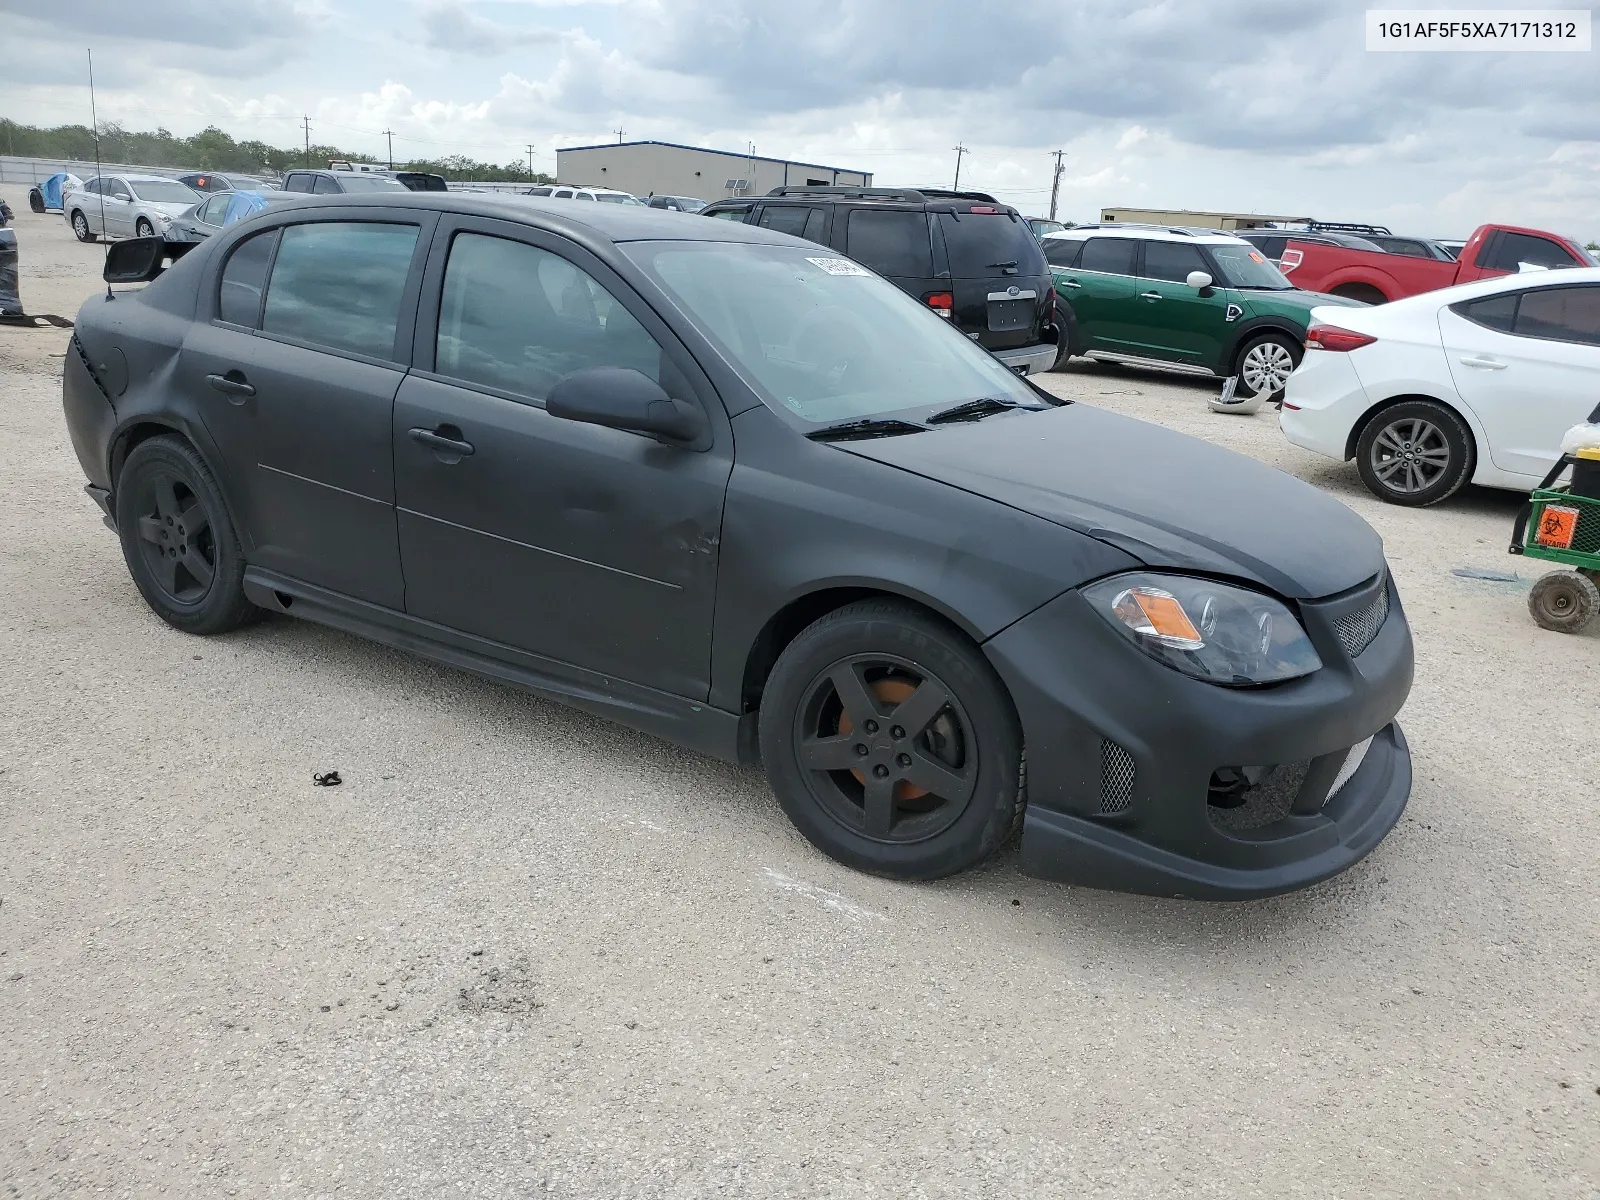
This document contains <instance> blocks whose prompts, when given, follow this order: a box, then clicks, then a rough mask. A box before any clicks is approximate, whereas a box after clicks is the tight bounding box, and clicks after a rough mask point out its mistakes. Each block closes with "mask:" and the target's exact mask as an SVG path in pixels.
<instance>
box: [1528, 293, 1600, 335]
mask: <svg viewBox="0 0 1600 1200" xmlns="http://www.w3.org/2000/svg"><path fill="white" fill-rule="evenodd" d="M1515 332H1516V333H1517V334H1518V335H1519V336H1521V337H1536V338H1549V339H1551V340H1553V341H1558V342H1578V343H1580V344H1582V345H1586V346H1600V286H1596V287H1552V288H1536V289H1535V290H1533V291H1531V292H1523V293H1522V303H1521V304H1519V305H1518V306H1517V322H1516V326H1515Z"/></svg>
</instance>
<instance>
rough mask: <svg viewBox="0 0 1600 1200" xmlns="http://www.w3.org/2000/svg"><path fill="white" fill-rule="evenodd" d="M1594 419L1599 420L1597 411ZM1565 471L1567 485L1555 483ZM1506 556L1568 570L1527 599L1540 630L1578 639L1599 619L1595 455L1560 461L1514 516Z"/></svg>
mask: <svg viewBox="0 0 1600 1200" xmlns="http://www.w3.org/2000/svg"><path fill="white" fill-rule="evenodd" d="M1595 414H1596V417H1600V409H1596V410H1595ZM1596 417H1591V418H1590V420H1591V421H1595V420H1596ZM1569 468H1570V470H1571V471H1572V478H1571V480H1570V481H1569V482H1567V483H1560V482H1558V480H1559V479H1560V478H1561V476H1562V475H1563V474H1565V473H1566V472H1567V471H1568V469H1569ZM1511 553H1513V554H1521V555H1524V556H1526V557H1528V558H1542V559H1546V560H1547V561H1549V562H1556V563H1560V564H1561V565H1562V566H1563V567H1566V568H1568V569H1567V570H1562V571H1551V572H1550V573H1549V574H1548V575H1543V576H1540V578H1539V580H1538V581H1537V582H1536V583H1535V584H1534V585H1533V591H1531V592H1530V593H1529V594H1528V611H1529V612H1531V613H1532V614H1533V619H1534V620H1535V621H1537V622H1538V623H1539V625H1540V626H1541V627H1543V628H1545V629H1553V630H1556V631H1557V632H1560V633H1577V632H1578V631H1579V630H1581V629H1582V628H1583V627H1584V626H1586V625H1588V624H1589V622H1590V621H1592V620H1594V618H1595V615H1596V614H1597V613H1600V588H1597V587H1596V584H1600V450H1579V451H1577V452H1576V453H1573V454H1567V455H1563V456H1562V458H1561V461H1560V462H1558V463H1556V465H1555V468H1554V469H1553V470H1552V471H1551V472H1550V474H1549V475H1547V476H1545V479H1544V482H1543V483H1541V484H1540V485H1539V486H1538V487H1537V488H1535V489H1534V491H1533V494H1532V495H1530V496H1529V497H1528V502H1527V503H1526V504H1525V505H1523V506H1522V510H1521V511H1520V512H1518V513H1517V522H1516V525H1515V526H1514V528H1513V529H1512V533H1511Z"/></svg>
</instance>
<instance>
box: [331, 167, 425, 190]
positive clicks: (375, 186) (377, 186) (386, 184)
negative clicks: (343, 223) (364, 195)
mask: <svg viewBox="0 0 1600 1200" xmlns="http://www.w3.org/2000/svg"><path fill="white" fill-rule="evenodd" d="M339 183H340V184H341V185H342V186H343V188H344V190H345V191H347V192H404V191H409V190H410V189H409V188H407V187H406V185H405V184H403V183H401V182H400V181H399V180H398V179H390V178H389V177H388V176H387V175H354V174H351V175H346V174H345V173H344V172H342V171H341V172H340V173H339Z"/></svg>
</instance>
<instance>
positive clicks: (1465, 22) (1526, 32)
mask: <svg viewBox="0 0 1600 1200" xmlns="http://www.w3.org/2000/svg"><path fill="white" fill-rule="evenodd" d="M1590 44H1591V43H1590V31H1589V10H1588V9H1587V8H1520V9H1519V8H1369V9H1368V10H1367V49H1368V50H1388V51H1396V50H1400V51H1404V50H1423V51H1428V50H1433V51H1439V50H1456V51H1461V50H1466V51H1485V50H1489V51H1496V52H1500V53H1504V52H1506V51H1520V52H1523V53H1529V52H1533V53H1539V52H1543V53H1550V52H1551V51H1555V52H1558V53H1559V52H1562V51H1566V52H1574V51H1578V52H1586V51H1588V49H1589V47H1590Z"/></svg>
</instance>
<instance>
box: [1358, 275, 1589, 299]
mask: <svg viewBox="0 0 1600 1200" xmlns="http://www.w3.org/2000/svg"><path fill="white" fill-rule="evenodd" d="M1597 283H1600V267H1560V268H1557V269H1556V270H1553V271H1516V272H1513V273H1512V274H1510V275H1496V276H1493V277H1492V278H1489V279H1474V280H1473V281H1472V282H1471V283H1458V284H1455V285H1453V286H1451V287H1446V288H1436V289H1434V290H1433V291H1431V292H1419V293H1417V294H1416V295H1415V296H1404V297H1402V298H1401V299H1399V300H1391V301H1390V302H1389V303H1388V304H1386V305H1384V306H1383V307H1384V308H1391V307H1397V306H1399V305H1402V304H1403V305H1405V306H1406V307H1407V308H1423V307H1427V304H1428V303H1429V302H1431V303H1432V304H1433V305H1434V306H1435V307H1438V308H1443V307H1445V306H1446V305H1449V304H1457V303H1459V302H1461V301H1462V300H1471V299H1474V298H1475V297H1478V296H1494V295H1498V294H1499V293H1501V292H1519V291H1525V290H1526V289H1528V288H1541V287H1563V286H1565V287H1570V286H1572V285H1573V284H1597ZM1419 301H1420V302H1421V303H1417V302H1419Z"/></svg>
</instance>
